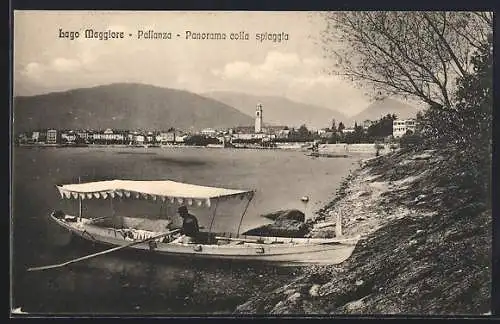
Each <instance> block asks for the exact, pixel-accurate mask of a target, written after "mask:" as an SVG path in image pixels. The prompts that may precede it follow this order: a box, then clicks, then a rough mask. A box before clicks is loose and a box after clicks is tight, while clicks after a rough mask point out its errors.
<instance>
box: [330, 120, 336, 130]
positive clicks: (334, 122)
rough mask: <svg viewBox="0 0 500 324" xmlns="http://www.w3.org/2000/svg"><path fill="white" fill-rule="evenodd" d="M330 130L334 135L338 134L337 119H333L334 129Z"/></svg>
mask: <svg viewBox="0 0 500 324" xmlns="http://www.w3.org/2000/svg"><path fill="white" fill-rule="evenodd" d="M330 130H331V131H332V132H333V133H336V132H337V123H336V121H335V119H332V127H331V128H330Z"/></svg>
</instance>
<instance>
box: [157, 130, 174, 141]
mask: <svg viewBox="0 0 500 324" xmlns="http://www.w3.org/2000/svg"><path fill="white" fill-rule="evenodd" d="M159 138H160V140H159V141H158V142H160V143H163V144H164V143H173V142H175V132H162V133H160V136H159Z"/></svg>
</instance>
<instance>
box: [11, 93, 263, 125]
mask: <svg viewBox="0 0 500 324" xmlns="http://www.w3.org/2000/svg"><path fill="white" fill-rule="evenodd" d="M14 118H15V122H14V127H15V132H20V131H27V130H30V129H37V128H73V129H86V128H92V129H105V128H119V129H168V128H170V127H174V128H177V129H185V130H189V129H193V130H199V129H202V128H206V127H212V128H220V127H231V126H243V125H252V124H253V118H252V117H250V116H247V115H245V114H243V113H241V112H240V111H238V110H236V109H234V108H232V107H230V106H228V105H226V104H223V103H221V102H218V101H216V100H213V99H210V98H206V97H202V96H199V95H197V94H194V93H191V92H187V91H182V90H175V89H168V88H160V87H155V86H150V85H143V84H134V83H117V84H110V85H104V86H98V87H94V88H85V89H75V90H70V91H65V92H54V93H49V94H43V95H37V96H30V97H16V98H14Z"/></svg>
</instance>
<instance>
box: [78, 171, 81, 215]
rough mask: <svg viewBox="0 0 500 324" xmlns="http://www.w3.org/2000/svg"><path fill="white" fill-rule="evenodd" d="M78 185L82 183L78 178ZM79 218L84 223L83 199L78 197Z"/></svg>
mask: <svg viewBox="0 0 500 324" xmlns="http://www.w3.org/2000/svg"><path fill="white" fill-rule="evenodd" d="M78 183H81V178H80V177H78ZM78 218H79V220H80V221H82V197H80V195H78Z"/></svg>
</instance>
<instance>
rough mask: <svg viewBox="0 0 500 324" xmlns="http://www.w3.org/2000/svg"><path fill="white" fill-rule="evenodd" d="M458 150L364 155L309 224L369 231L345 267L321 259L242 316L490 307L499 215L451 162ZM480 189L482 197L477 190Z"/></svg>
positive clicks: (330, 230) (327, 230)
mask: <svg viewBox="0 0 500 324" xmlns="http://www.w3.org/2000/svg"><path fill="white" fill-rule="evenodd" d="M453 156H454V152H453V150H446V149H443V150H439V151H434V150H433V151H425V152H423V153H422V152H419V153H416V152H411V151H406V152H402V151H399V152H396V153H392V154H389V155H385V156H381V157H377V158H373V159H369V160H364V161H360V167H359V168H358V169H357V170H355V171H354V172H351V173H350V174H349V176H348V177H347V178H346V179H345V181H344V182H343V183H342V185H341V186H340V188H339V189H338V192H337V195H336V197H335V198H334V200H333V201H332V202H331V203H329V204H328V205H327V206H325V207H324V208H322V209H321V210H319V211H318V212H317V214H316V218H315V219H314V220H312V221H310V222H309V224H308V227H309V228H311V230H310V232H309V233H308V234H307V235H309V236H311V237H332V236H334V235H335V220H336V219H337V213H341V214H342V227H343V235H344V236H352V235H358V234H360V235H362V239H361V240H360V241H359V243H358V245H357V246H356V248H355V250H354V252H353V254H352V255H351V257H350V258H349V259H348V260H347V261H345V262H344V263H342V264H340V265H332V266H311V267H304V268H303V269H301V270H300V272H299V274H298V275H297V277H296V278H295V279H294V280H293V281H292V282H288V283H286V285H283V283H282V282H281V283H276V284H275V285H274V286H273V285H271V287H269V288H268V290H267V291H262V292H259V293H258V294H257V295H255V296H254V297H252V298H250V299H249V300H248V301H247V302H245V303H244V304H242V305H240V306H238V308H237V309H236V311H235V313H236V314H374V313H375V314H400V313H404V314H417V313H418V314H429V315H450V314H453V315H456V314H488V313H489V312H490V309H491V307H490V299H491V297H490V296H491V291H490V290H491V252H492V251H491V248H492V243H491V240H492V224H491V222H492V216H491V206H490V205H489V198H487V197H484V199H477V195H474V194H473V192H471V190H472V189H470V186H468V185H466V184H465V182H464V181H466V179H465V174H462V173H458V174H457V172H458V171H457V170H456V169H454V168H453V164H452V163H451V162H450V161H451V160H452V159H453ZM474 197H476V198H474Z"/></svg>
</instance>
